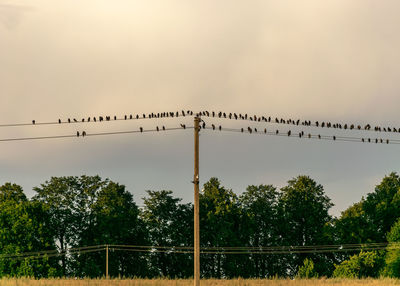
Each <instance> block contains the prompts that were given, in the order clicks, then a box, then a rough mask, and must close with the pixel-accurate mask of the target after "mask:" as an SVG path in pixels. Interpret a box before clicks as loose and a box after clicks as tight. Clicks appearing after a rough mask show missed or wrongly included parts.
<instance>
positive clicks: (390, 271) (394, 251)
mask: <svg viewBox="0 0 400 286" xmlns="http://www.w3.org/2000/svg"><path fill="white" fill-rule="evenodd" d="M387 240H388V242H389V245H388V246H387V248H386V250H387V253H386V257H385V268H384V270H383V275H385V276H389V277H396V278H399V277H400V249H399V247H398V246H399V242H400V219H398V220H397V222H396V223H395V224H394V225H393V226H392V228H391V230H390V232H389V233H388V234H387Z"/></svg>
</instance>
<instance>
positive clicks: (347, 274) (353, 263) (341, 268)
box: [333, 251, 383, 278]
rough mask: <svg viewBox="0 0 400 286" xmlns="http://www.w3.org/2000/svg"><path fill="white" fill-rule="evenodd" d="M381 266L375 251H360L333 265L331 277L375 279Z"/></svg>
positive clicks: (379, 258) (381, 263)
mask: <svg viewBox="0 0 400 286" xmlns="http://www.w3.org/2000/svg"><path fill="white" fill-rule="evenodd" d="M382 265H383V258H382V256H381V255H379V254H378V253H377V252H376V251H367V252H364V251H361V252H360V253H359V254H358V255H357V254H356V255H353V256H351V257H350V259H349V260H345V261H343V262H342V263H341V264H339V265H335V268H336V269H335V271H333V277H336V278H365V277H377V276H378V275H379V271H380V269H381V267H382Z"/></svg>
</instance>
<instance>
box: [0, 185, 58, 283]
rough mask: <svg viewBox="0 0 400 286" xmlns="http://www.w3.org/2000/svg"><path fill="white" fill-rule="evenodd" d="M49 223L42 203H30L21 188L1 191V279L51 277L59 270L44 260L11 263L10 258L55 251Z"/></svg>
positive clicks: (13, 187)
mask: <svg viewBox="0 0 400 286" xmlns="http://www.w3.org/2000/svg"><path fill="white" fill-rule="evenodd" d="M48 224H49V219H48V216H47V212H46V209H45V208H44V206H43V205H42V204H40V203H35V202H30V201H28V199H27V198H26V196H25V195H24V193H23V191H22V188H21V187H20V186H18V185H15V184H11V183H6V184H4V185H3V186H1V187H0V252H1V253H2V257H1V259H0V276H28V275H29V276H32V277H37V278H42V277H47V276H48V274H49V272H54V271H55V270H56V264H55V261H54V260H52V261H49V259H48V258H46V257H45V258H41V259H30V258H25V259H15V258H13V259H9V258H7V256H8V255H20V254H23V253H26V252H35V251H43V250H53V249H55V245H54V243H53V240H52V236H51V234H50V233H49V232H48V227H47V226H48Z"/></svg>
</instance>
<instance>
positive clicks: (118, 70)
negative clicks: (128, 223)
mask: <svg viewBox="0 0 400 286" xmlns="http://www.w3.org/2000/svg"><path fill="white" fill-rule="evenodd" d="M398 11H400V2H399V1H395V0H393V1H391V0H384V1H376V0H351V1H349V0H326V1H320V0H304V1H293V0H292V1H289V0H279V1H278V0H276V1H269V0H262V1H257V0H254V1H231V0H218V1H215V0H204V1H187V0H168V1H165V0H146V1H135V0H113V1H110V0H86V1H81V0H80V1H78V0H57V1H54V0H36V1H28V0H24V1H22V0H21V1H13V0H8V1H7V0H0V96H1V104H0V124H4V123H16V122H18V123H19V122H30V121H31V120H32V119H35V120H36V121H37V122H41V121H55V120H57V119H58V118H61V119H63V120H65V119H66V118H69V117H70V118H74V117H76V118H82V117H88V116H98V115H106V114H110V115H114V114H115V115H117V116H119V117H120V116H123V115H124V114H131V113H134V114H136V113H144V112H145V113H149V112H160V111H168V110H181V109H192V110H194V111H196V110H216V111H219V110H223V111H227V112H242V113H245V112H247V113H249V114H259V115H271V116H273V117H275V116H277V117H291V118H301V119H310V120H320V121H322V120H326V121H341V122H356V123H371V124H372V125H375V124H382V125H390V126H399V127H400V122H399V120H398V116H399V111H398V107H399V104H400V97H399V92H400V83H399V78H400V53H399V50H400V34H399V30H398V27H400V18H399V17H398ZM180 122H182V120H168V121H151V122H148V121H146V122H137V121H128V122H122V121H118V122H113V123H107V124H82V125H79V126H78V125H73V126H66V125H62V126H53V127H44V126H34V127H32V126H28V127H18V128H1V129H0V137H1V138H9V137H20V136H28V135H29V136H40V135H60V134H74V133H75V132H76V131H77V130H80V131H82V130H85V131H86V132H88V133H90V132H97V131H121V130H133V129H135V130H136V129H138V128H139V126H140V124H142V125H143V126H144V127H145V128H146V127H148V128H150V127H151V128H154V127H155V125H166V126H168V127H175V126H177V125H179V123H180ZM185 122H186V124H188V125H189V124H190V123H191V122H190V120H188V119H186V120H185ZM215 122H216V124H225V125H226V124H230V126H235V127H245V126H247V125H245V124H246V123H244V122H238V123H235V122H234V123H226V121H215ZM210 123H211V121H210ZM260 126H264V125H260ZM267 127H268V126H267ZM270 127H271V126H270ZM275 127H276V126H275ZM275 127H274V128H275ZM268 128H269V127H268ZM281 128H282V130H283V131H285V130H287V127H285V126H283V127H281ZM311 130H312V131H313V132H314V131H315V132H317V131H316V129H311ZM324 132H325V133H326V132H327V131H324ZM327 134H330V133H329V132H327ZM356 135H358V134H356ZM368 136H374V135H368ZM379 136H381V135H379ZM389 137H390V138H396V137H400V135H397V136H396V134H393V135H390V136H389ZM397 139H399V138H397ZM200 142H201V147H200V152H201V157H200V160H201V162H200V180H201V182H202V183H204V182H205V181H206V180H208V179H209V178H210V177H212V176H216V177H218V178H219V179H220V180H221V181H222V183H223V185H225V186H226V187H228V188H232V189H233V191H234V192H236V193H238V194H240V193H241V192H243V191H244V190H245V188H246V186H247V185H250V184H273V185H275V186H277V187H282V186H284V185H285V184H286V182H287V181H288V180H289V179H291V178H293V177H295V176H297V175H300V174H304V175H309V176H311V177H312V178H313V179H315V180H316V181H317V182H318V183H320V184H322V185H323V186H324V188H325V191H326V193H327V195H328V196H329V197H330V198H331V199H332V201H333V203H334V204H335V206H334V207H333V208H332V211H331V213H332V214H334V215H338V214H340V211H342V210H344V209H346V208H347V207H348V206H350V205H351V204H352V203H354V202H357V201H359V200H360V199H361V197H362V196H365V195H366V194H367V193H369V192H372V191H373V190H374V187H375V185H377V184H378V183H379V182H380V180H381V179H382V178H383V177H384V175H385V174H389V173H390V172H391V171H398V167H399V165H398V162H399V161H400V160H399V159H400V152H399V151H400V149H399V148H400V147H398V145H372V144H370V145H368V144H365V145H363V144H358V143H344V142H335V143H332V142H319V141H309V140H300V139H295V138H281V137H268V136H249V135H242V134H231V133H215V132H214V133H213V132H210V131H205V132H203V133H202V134H201V139H200ZM82 174H86V175H95V174H99V175H101V176H102V177H103V178H106V177H108V178H110V179H112V180H114V181H117V182H120V183H122V184H125V185H126V186H127V188H128V190H129V191H131V192H132V193H133V194H134V198H135V200H136V201H137V202H138V203H139V204H141V198H142V197H143V196H144V195H145V190H149V189H151V190H161V189H171V190H173V191H174V193H175V195H176V196H178V197H181V198H183V199H184V201H185V202H189V201H192V197H193V185H192V184H191V183H190V181H191V180H192V176H193V175H192V174H193V134H192V131H173V132H169V133H164V134H140V135H118V136H111V137H90V138H85V139H83V140H82V138H79V139H78V138H71V139H64V140H62V139H54V140H45V141H41V142H39V141H35V142H33V141H28V142H3V143H0V183H1V184H2V183H4V182H8V181H11V182H13V183H17V184H20V185H22V186H23V188H24V190H25V192H26V193H27V194H28V196H32V195H33V191H32V188H33V187H34V186H38V185H39V184H41V183H43V182H44V181H45V180H48V179H49V178H50V177H51V176H62V175H82Z"/></svg>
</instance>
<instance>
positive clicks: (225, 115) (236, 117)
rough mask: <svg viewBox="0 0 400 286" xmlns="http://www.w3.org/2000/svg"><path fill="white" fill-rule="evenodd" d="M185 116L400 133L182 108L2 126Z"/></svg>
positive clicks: (394, 130) (380, 129)
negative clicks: (179, 109) (178, 109)
mask: <svg viewBox="0 0 400 286" xmlns="http://www.w3.org/2000/svg"><path fill="white" fill-rule="evenodd" d="M185 116H200V117H202V116H203V117H209V118H216V119H230V120H242V121H243V120H244V121H251V122H259V123H268V124H285V125H293V126H303V127H317V128H327V129H330V128H333V129H341V130H346V131H375V132H386V133H400V127H398V128H396V127H382V126H378V125H376V126H374V127H372V125H371V124H362V125H361V124H352V123H338V122H337V123H331V122H329V121H321V120H316V121H313V122H312V121H311V120H300V119H290V118H289V119H284V118H282V117H280V118H278V117H275V118H274V117H271V116H267V115H261V116H260V115H258V116H257V115H253V116H249V115H248V114H247V113H243V114H242V113H232V112H229V113H228V112H223V111H219V112H215V111H211V112H209V111H200V112H198V113H194V112H193V111H192V110H186V111H185V110H181V111H168V112H157V113H155V112H151V113H147V114H146V113H141V114H139V113H137V114H136V115H135V114H129V115H127V114H125V115H123V116H116V115H114V116H109V115H105V116H102V115H101V116H97V117H96V116H92V117H90V116H86V117H83V118H82V119H79V120H78V119H76V118H72V119H71V118H68V119H63V120H62V119H58V120H57V121H49V122H36V120H32V123H6V124H0V128H1V127H21V126H35V125H61V124H82V123H96V122H97V123H99V122H114V121H129V120H142V119H165V118H177V117H185Z"/></svg>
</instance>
